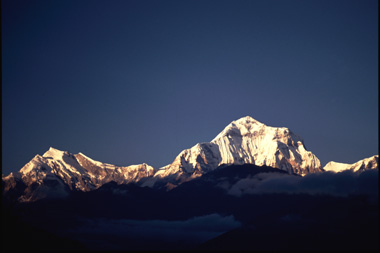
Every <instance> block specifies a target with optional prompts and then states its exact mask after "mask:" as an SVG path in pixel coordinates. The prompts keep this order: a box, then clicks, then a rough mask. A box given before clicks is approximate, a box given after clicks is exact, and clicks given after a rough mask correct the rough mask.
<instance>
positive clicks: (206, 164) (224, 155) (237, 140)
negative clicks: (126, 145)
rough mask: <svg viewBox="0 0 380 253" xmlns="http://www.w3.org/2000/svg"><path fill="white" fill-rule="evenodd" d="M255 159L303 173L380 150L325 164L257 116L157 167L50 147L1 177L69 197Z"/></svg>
mask: <svg viewBox="0 0 380 253" xmlns="http://www.w3.org/2000/svg"><path fill="white" fill-rule="evenodd" d="M242 164H253V165H257V166H269V167H272V168H277V169H280V170H282V171H285V172H287V173H289V174H295V175H300V176H304V175H307V174H310V173H318V172H323V171H334V172H338V171H343V170H353V171H362V170H367V169H374V168H378V155H376V156H373V157H370V158H366V159H364V160H361V161H359V162H357V163H355V164H351V165H350V164H343V163H336V162H329V163H328V164H327V165H326V166H325V167H324V168H322V167H321V164H320V161H319V159H318V158H317V157H316V156H315V155H314V154H313V153H312V152H310V151H307V150H306V147H305V144H304V141H303V139H302V138H301V137H300V136H299V135H297V134H295V133H293V132H292V131H291V130H289V129H288V128H286V127H271V126H267V125H265V124H263V123H261V122H259V121H257V120H255V119H253V118H252V117H249V116H247V117H243V118H241V119H238V120H236V121H233V122H231V123H230V124H229V125H228V126H226V127H225V128H224V130H223V131H222V132H220V133H219V134H218V135H217V136H216V137H215V138H214V139H213V140H212V141H211V142H203V143H197V144H196V145H194V146H193V147H191V148H189V149H185V150H183V151H182V152H180V153H179V155H178V156H177V157H176V158H175V159H174V161H173V162H172V163H171V164H169V165H167V166H164V167H162V168H159V169H155V168H153V167H152V166H149V165H147V164H145V163H143V164H139V165H130V166H125V167H122V166H115V165H112V164H107V163H102V162H99V161H95V160H93V159H91V158H89V157H87V156H86V155H84V154H82V153H78V154H71V153H69V152H66V151H60V150H57V149H55V148H52V147H51V148H50V149H49V150H48V151H47V152H45V153H44V154H43V155H42V156H40V155H36V156H35V157H34V158H33V159H32V160H31V161H29V162H28V163H27V164H26V165H25V166H24V167H22V168H21V170H20V171H19V172H16V173H10V175H8V176H3V177H2V182H3V194H8V195H11V196H12V197H13V198H17V199H18V201H20V202H29V201H35V200H38V199H43V198H50V197H53V198H54V197H64V196H67V195H69V193H70V192H71V191H84V192H87V191H92V190H94V189H97V188H99V187H101V186H102V185H104V184H106V183H109V182H116V183H117V184H129V183H134V184H137V185H139V186H142V187H144V186H147V187H150V188H163V189H166V190H171V189H173V188H175V187H177V186H178V185H180V184H182V183H184V182H187V181H190V180H193V179H195V178H198V177H200V176H202V175H204V174H207V173H209V172H211V171H213V170H215V169H217V168H219V167H223V166H228V165H242Z"/></svg>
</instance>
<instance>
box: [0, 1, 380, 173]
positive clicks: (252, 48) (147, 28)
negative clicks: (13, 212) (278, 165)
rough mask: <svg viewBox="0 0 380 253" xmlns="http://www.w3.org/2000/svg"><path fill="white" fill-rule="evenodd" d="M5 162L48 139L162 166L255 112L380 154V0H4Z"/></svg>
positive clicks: (339, 147)
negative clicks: (379, 65)
mask: <svg viewBox="0 0 380 253" xmlns="http://www.w3.org/2000/svg"><path fill="white" fill-rule="evenodd" d="M1 16H2V20H1V21H2V22H1V24H2V148H3V150H2V170H3V173H4V174H8V173H9V172H11V171H17V170H19V169H20V168H21V167H22V166H23V165H24V164H25V163H27V162H28V161H29V160H30V159H32V158H33V156H34V155H35V154H41V155H42V154H43V153H44V152H45V151H46V150H47V149H48V148H49V147H50V146H53V147H55V148H58V149H61V150H68V151H70V152H72V153H78V152H82V153H84V154H86V155H88V156H89V157H91V158H93V159H95V160H99V161H102V162H108V163H112V164H118V165H131V164H138V163H143V162H146V163H148V164H150V165H152V166H154V167H156V168H159V167H161V166H163V165H166V164H168V163H171V162H172V161H173V159H174V158H175V157H176V156H177V155H178V153H179V152H180V151H182V150H183V149H185V148H190V147H192V146H193V145H194V144H196V143H197V142H207V141H210V140H211V139H213V138H214V137H215V136H216V135H217V134H218V133H219V132H220V131H222V130H223V128H224V127H225V126H226V125H228V124H229V123H230V122H231V121H233V120H236V119H238V118H240V117H243V116H247V115H250V116H252V117H253V118H255V119H257V120H259V121H261V122H263V123H265V124H267V125H270V126H278V127H282V126H285V127H289V128H290V129H291V130H292V131H293V132H295V133H297V134H299V135H301V136H302V137H303V138H304V141H305V145H306V147H307V149H308V150H310V151H312V152H313V153H314V154H316V156H317V157H318V158H319V159H320V160H321V163H322V165H325V164H326V163H327V162H328V161H330V160H334V161H338V162H346V163H353V162H356V161H357V160H360V159H363V158H365V157H369V156H372V155H375V154H378V70H377V69H378V25H377V23H378V2H377V1H376V0H370V1H369V0H360V1H358V0H357V1H348V0H342V1H337V0H328V1H327V0H325V1H323V0H315V1H313V0H309V1H305V0H301V1H280V0H278V1H274V0H272V1H270V0H262V1H238V0H231V1H219V0H218V1H205V0H202V1H183V0H182V1H174V0H173V1H143V0H140V1H115V0H105V1H96V0H90V1H83V0H82V1H81V0H79V1H69V0H65V1H40V0H36V1H31V0H26V1H18V0H3V1H2V13H1Z"/></svg>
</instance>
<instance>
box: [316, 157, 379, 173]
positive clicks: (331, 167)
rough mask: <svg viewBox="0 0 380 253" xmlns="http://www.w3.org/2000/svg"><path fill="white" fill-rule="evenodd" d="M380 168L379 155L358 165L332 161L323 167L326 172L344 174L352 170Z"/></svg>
mask: <svg viewBox="0 0 380 253" xmlns="http://www.w3.org/2000/svg"><path fill="white" fill-rule="evenodd" d="M376 168H379V155H374V156H371V157H368V158H365V159H363V160H360V161H358V162H356V163H352V164H347V163H340V162H334V161H331V162H329V163H327V164H326V166H325V167H323V170H324V171H332V172H342V171H345V170H352V171H354V172H357V171H359V172H360V171H364V170H370V169H376Z"/></svg>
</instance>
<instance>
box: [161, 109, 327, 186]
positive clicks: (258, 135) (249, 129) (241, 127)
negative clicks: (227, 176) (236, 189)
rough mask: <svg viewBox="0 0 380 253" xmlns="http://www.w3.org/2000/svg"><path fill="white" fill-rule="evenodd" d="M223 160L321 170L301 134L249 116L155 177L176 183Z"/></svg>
mask: <svg viewBox="0 0 380 253" xmlns="http://www.w3.org/2000/svg"><path fill="white" fill-rule="evenodd" d="M223 164H256V165H259V166H262V165H266V166H271V167H274V168H279V169H281V170H285V171H287V172H289V173H291V174H293V173H295V174H300V175H305V174H308V173H313V172H319V171H321V170H322V169H321V164H320V161H319V159H318V158H317V157H316V156H315V155H314V154H313V153H311V152H309V151H307V150H306V148H305V146H304V142H303V139H302V138H301V137H300V136H298V135H296V134H294V133H293V132H291V131H290V130H289V129H288V128H286V127H270V126H267V125H265V124H263V123H261V122H259V121H257V120H256V119H254V118H252V117H250V116H246V117H243V118H240V119H238V120H235V121H232V122H231V123H230V124H229V125H228V126H226V127H225V128H224V129H223V131H222V132H220V133H219V134H218V135H217V136H216V137H215V138H214V139H213V140H212V141H211V142H208V143H207V142H203V143H198V144H196V145H194V146H193V147H192V148H189V149H185V150H183V151H182V152H180V153H179V155H178V156H177V157H176V158H175V160H174V161H173V163H172V164H170V165H168V166H165V167H163V168H161V169H160V170H159V171H158V172H157V173H156V175H155V177H156V178H157V177H159V178H166V180H167V179H169V182H170V183H171V184H177V183H181V182H183V181H187V180H191V179H192V178H195V177H198V176H201V175H202V174H204V173H207V172H209V171H211V170H214V169H216V168H217V167H218V166H220V165H223Z"/></svg>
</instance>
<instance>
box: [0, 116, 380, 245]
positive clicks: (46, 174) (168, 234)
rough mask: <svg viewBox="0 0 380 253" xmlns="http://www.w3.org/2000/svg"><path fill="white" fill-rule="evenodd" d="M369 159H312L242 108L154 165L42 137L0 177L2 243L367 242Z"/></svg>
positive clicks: (294, 138) (371, 225)
mask: <svg viewBox="0 0 380 253" xmlns="http://www.w3.org/2000/svg"><path fill="white" fill-rule="evenodd" d="M378 160H379V158H378V155H375V156H372V157H369V158H366V159H363V160H361V161H358V162H356V163H354V164H343V163H337V162H329V163H328V164H327V165H326V166H325V167H323V168H322V166H321V164H320V161H319V159H318V158H317V157H316V156H315V155H314V154H313V153H312V152H310V151H308V150H307V149H306V147H305V143H304V141H303V139H302V138H301V137H300V136H298V135H296V134H295V133H293V132H292V131H290V130H289V129H288V128H285V127H270V126H266V125H265V124H263V123H261V122H259V121H257V120H255V119H253V118H251V117H244V118H241V119H238V120H236V121H233V122H231V123H230V124H229V125H228V126H226V127H225V129H224V130H223V131H222V132H220V133H219V134H218V135H217V136H216V137H215V138H214V139H213V140H211V141H210V142H204V143H198V144H196V145H194V146H193V147H191V148H189V149H185V150H183V151H182V152H180V153H179V154H178V156H177V157H175V159H174V160H173V162H172V163H170V164H169V165H166V166H164V167H162V168H158V169H156V168H153V167H152V166H149V165H147V164H145V163H143V164H139V165H130V166H116V165H112V164H108V163H102V162H99V161H96V160H93V159H91V158H89V157H88V156H86V155H84V154H82V153H78V154H71V153H69V152H66V151H60V150H57V149H55V148H50V149H49V150H48V151H46V152H45V153H44V154H43V155H42V156H41V155H36V156H35V157H34V158H33V159H32V160H31V161H29V162H28V163H27V164H26V165H25V166H23V167H22V168H21V169H20V170H19V171H18V172H13V173H10V174H9V175H8V176H3V177H2V196H3V198H2V204H3V206H2V207H3V208H2V221H3V224H4V226H2V232H3V234H4V238H5V240H4V241H5V242H7V243H5V244H3V247H4V249H5V248H9V249H20V250H33V249H35V250H41V249H45V250H57V249H75V250H78V249H79V250H80V249H89V250H112V249H115V250H183V249H200V250H204V249H212V250H226V249H229V250H237V249H242V250H315V249H321V250H353V249H354V250H366V249H369V250H377V251H378V249H379V247H378V246H379V244H378V238H379V227H378V197H379V196H378ZM3 224H2V225H3ZM321 235H323V236H321ZM10 242H11V243H10ZM19 242H22V243H19Z"/></svg>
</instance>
